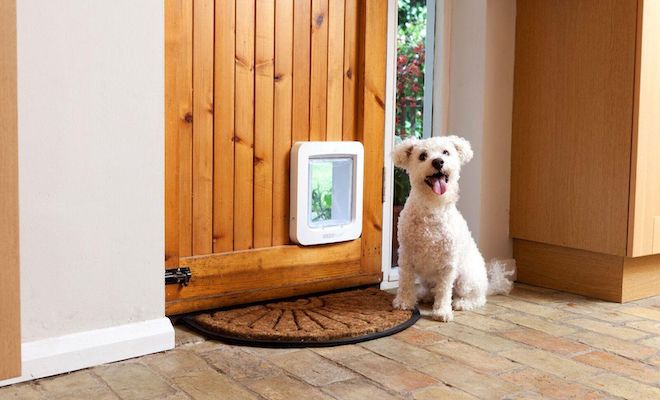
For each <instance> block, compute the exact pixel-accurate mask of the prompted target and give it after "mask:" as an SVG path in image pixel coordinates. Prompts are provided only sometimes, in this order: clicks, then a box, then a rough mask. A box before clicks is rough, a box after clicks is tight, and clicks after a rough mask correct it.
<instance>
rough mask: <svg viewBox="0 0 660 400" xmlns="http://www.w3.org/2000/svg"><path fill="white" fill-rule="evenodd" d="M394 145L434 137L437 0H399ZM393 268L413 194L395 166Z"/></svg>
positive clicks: (401, 173) (407, 181) (403, 172)
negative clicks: (406, 206)
mask: <svg viewBox="0 0 660 400" xmlns="http://www.w3.org/2000/svg"><path fill="white" fill-rule="evenodd" d="M397 3H398V12H397V27H396V77H395V79H396V83H395V91H396V93H395V95H396V104H395V111H394V118H395V121H394V145H395V146H396V145H397V144H398V143H400V142H401V141H402V140H404V139H406V138H410V137H415V138H418V139H421V138H426V137H431V135H432V126H433V123H432V119H433V65H434V56H435V52H434V47H435V46H434V39H435V6H436V0H397ZM393 175H394V184H393V191H394V197H393V202H392V264H391V265H392V267H393V268H394V267H395V266H396V265H397V262H398V245H399V243H398V240H397V223H398V219H399V213H400V212H401V210H402V209H403V206H404V204H405V202H406V199H407V198H408V194H409V193H410V182H409V180H408V175H407V174H406V172H405V171H403V170H402V169H400V168H397V167H394V174H393Z"/></svg>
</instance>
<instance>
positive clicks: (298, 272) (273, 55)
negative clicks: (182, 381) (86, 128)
mask: <svg viewBox="0 0 660 400" xmlns="http://www.w3.org/2000/svg"><path fill="white" fill-rule="evenodd" d="M386 3H387V2H385V1H380V0H245V1H243V0H215V1H214V0H195V1H194V2H193V1H191V0H167V1H166V3H165V8H166V12H165V32H166V48H165V51H166V60H165V97H166V104H165V107H166V132H165V135H166V140H165V141H166V146H165V147H166V148H165V157H166V167H165V169H166V194H165V197H166V199H165V202H166V207H165V208H166V212H165V214H166V215H165V224H166V228H165V266H166V268H172V267H176V266H181V267H189V268H190V269H191V271H192V274H193V277H192V281H191V282H190V284H189V285H188V286H179V285H168V286H167V287H166V309H167V313H168V314H178V313H182V312H188V311H193V310H198V309H206V308H212V307H218V306H224V305H231V304H237V303H247V302H253V301H259V300H266V299H271V298H277V297H286V296H291V295H297V294H303V293H310V292H317V291H323V290H329V289H335V288H341V287H350V286H357V285H363V284H372V283H377V282H379V281H380V280H381V223H382V179H381V174H382V167H383V140H384V93H385V61H386V60H385V52H386V22H387V9H386V6H387V5H386ZM307 140H320V141H326V140H327V141H333V140H360V141H362V142H363V144H364V146H365V187H364V215H363V221H364V222H363V231H362V237H361V238H360V239H357V240H355V241H351V242H345V243H340V244H332V245H325V246H315V247H301V246H296V245H293V244H291V243H290V241H289V234H288V232H289V226H288V221H289V150H290V148H291V145H292V144H293V143H295V142H296V141H307Z"/></svg>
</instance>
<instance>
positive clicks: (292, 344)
mask: <svg viewBox="0 0 660 400" xmlns="http://www.w3.org/2000/svg"><path fill="white" fill-rule="evenodd" d="M193 317H194V315H187V316H185V317H183V318H182V319H181V320H182V321H183V322H184V323H185V324H186V325H188V326H189V327H191V328H192V329H194V330H196V331H198V332H199V333H201V334H203V335H204V336H206V337H207V338H209V339H214V340H220V341H222V342H225V343H228V344H235V345H240V346H250V347H270V348H280V349H281V348H283V349H291V348H304V347H333V346H342V345H346V344H355V343H360V342H366V341H368V340H374V339H378V338H382V337H385V336H390V335H394V334H395V333H399V332H401V331H403V330H405V329H408V328H410V327H411V326H413V325H414V324H415V323H416V322H417V321H418V320H419V319H420V318H421V314H420V313H419V309H418V308H417V307H415V309H414V310H413V311H412V315H411V316H410V318H409V319H407V320H406V321H404V322H402V323H400V324H398V325H396V326H393V327H391V328H388V329H385V330H383V331H380V332H375V333H370V334H367V335H362V336H350V337H346V338H343V339H333V340H322V341H304V340H265V339H246V338H241V337H237V336H230V335H224V334H221V333H217V332H213V331H211V330H209V329H207V328H204V327H203V326H201V325H200V324H198V323H197V322H195V320H194V319H193Z"/></svg>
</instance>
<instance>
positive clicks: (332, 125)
mask: <svg viewBox="0 0 660 400" xmlns="http://www.w3.org/2000/svg"><path fill="white" fill-rule="evenodd" d="M343 78H344V0H330V1H329V3H328V89H327V92H328V95H327V115H326V118H327V125H326V132H327V133H326V139H327V140H342V124H343V116H342V111H343V107H344V79H343Z"/></svg>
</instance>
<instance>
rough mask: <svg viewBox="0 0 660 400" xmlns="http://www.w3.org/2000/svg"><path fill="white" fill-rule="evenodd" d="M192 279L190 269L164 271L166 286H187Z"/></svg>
mask: <svg viewBox="0 0 660 400" xmlns="http://www.w3.org/2000/svg"><path fill="white" fill-rule="evenodd" d="M191 278H192V272H190V268H188V267H183V268H172V269H166V270H165V284H166V285H177V284H178V285H183V286H188V283H189V282H190V279H191Z"/></svg>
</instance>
